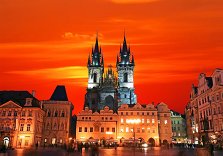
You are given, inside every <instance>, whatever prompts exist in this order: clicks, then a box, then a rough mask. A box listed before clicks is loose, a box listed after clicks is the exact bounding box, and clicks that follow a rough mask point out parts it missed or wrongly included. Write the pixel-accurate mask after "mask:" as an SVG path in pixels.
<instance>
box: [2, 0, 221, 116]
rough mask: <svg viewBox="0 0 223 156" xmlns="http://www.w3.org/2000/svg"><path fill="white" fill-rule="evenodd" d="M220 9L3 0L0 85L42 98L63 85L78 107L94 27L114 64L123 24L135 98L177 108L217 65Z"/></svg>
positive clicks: (111, 0) (201, 0)
mask: <svg viewBox="0 0 223 156" xmlns="http://www.w3.org/2000/svg"><path fill="white" fill-rule="evenodd" d="M222 10H223V1H222V0H211V1H210V0H196V1H194V0H180V1H179V0H129V1H128V0H81V1H76V0H63V1H61V0H38V1H37V0H35V1H21V0H2V1H1V2H0V19H1V21H0V58H1V61H0V73H1V77H0V90H29V91H30V92H31V91H32V90H36V96H37V98H38V99H40V100H43V99H49V98H50V95H51V94H52V92H53V90H54V88H55V87H56V85H57V84H63V85H65V86H66V89H67V93H68V97H69V100H71V101H72V102H73V104H74V113H75V114H76V113H77V112H79V111H80V110H81V109H82V108H83V103H84V95H85V93H86V87H87V76H88V73H87V72H88V71H87V59H88V55H89V53H90V52H91V49H92V46H93V45H94V43H95V37H96V34H97V33H98V37H99V45H101V47H102V52H103V55H104V59H105V60H104V61H105V66H106V67H107V66H108V65H110V64H112V65H113V67H114V68H115V63H116V56H117V54H118V52H119V48H120V44H121V43H122V42H123V35H124V31H125V33H126V38H127V43H128V44H129V45H130V48H131V51H132V52H133V54H134V57H135V63H136V66H135V77H134V81H135V92H136V94H137V98H138V102H139V103H142V104H144V103H152V102H155V103H158V102H161V101H163V102H165V103H166V104H168V105H169V107H170V108H171V109H175V110H176V111H179V112H181V113H183V111H184V108H185V105H186V104H187V102H188V100H189V93H190V89H191V84H192V83H195V82H197V78H198V75H199V74H200V73H201V72H204V73H207V74H211V72H212V71H214V69H215V68H223V62H222V58H223V52H222V51H223V37H222V36H223V20H222V19H223V11H222Z"/></svg>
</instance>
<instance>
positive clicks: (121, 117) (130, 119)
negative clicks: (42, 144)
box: [76, 103, 172, 146]
mask: <svg viewBox="0 0 223 156" xmlns="http://www.w3.org/2000/svg"><path fill="white" fill-rule="evenodd" d="M76 129H77V132H76V139H77V140H78V141H89V140H90V141H91V140H92V139H94V141H101V140H103V141H106V140H107V141H109V140H110V141H111V139H112V140H113V141H114V142H118V143H123V144H124V143H127V142H133V141H137V142H142V141H144V142H148V143H151V144H154V145H155V146H158V145H160V143H163V142H168V143H171V136H172V129H171V120H170V110H169V109H168V108H167V105H166V104H164V103H161V104H159V105H157V107H155V106H154V105H153V104H148V105H140V104H135V105H128V104H122V105H121V106H120V107H119V109H118V114H117V113H114V112H113V110H109V107H108V106H105V107H104V110H101V111H100V113H98V112H94V113H93V112H92V110H90V109H89V108H85V109H84V110H83V111H81V112H80V113H79V114H78V115H77V127H76Z"/></svg>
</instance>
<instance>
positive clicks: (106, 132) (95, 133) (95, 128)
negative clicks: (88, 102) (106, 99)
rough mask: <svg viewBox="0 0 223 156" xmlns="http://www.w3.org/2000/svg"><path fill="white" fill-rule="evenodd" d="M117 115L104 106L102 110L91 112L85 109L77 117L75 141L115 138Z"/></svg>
mask: <svg viewBox="0 0 223 156" xmlns="http://www.w3.org/2000/svg"><path fill="white" fill-rule="evenodd" d="M117 120H118V115H117V114H116V113H114V112H113V110H109V107H108V106H105V107H104V109H103V110H100V113H98V112H92V110H89V108H87V107H86V108H85V109H84V110H82V111H81V112H80V113H78V115H77V126H76V139H77V141H88V140H90V141H93V140H95V141H99V140H108V139H116V138H117Z"/></svg>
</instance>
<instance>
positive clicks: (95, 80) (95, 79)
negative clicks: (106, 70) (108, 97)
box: [93, 73, 97, 83]
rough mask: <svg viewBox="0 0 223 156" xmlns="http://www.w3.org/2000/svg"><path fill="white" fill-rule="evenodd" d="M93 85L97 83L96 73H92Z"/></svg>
mask: <svg viewBox="0 0 223 156" xmlns="http://www.w3.org/2000/svg"><path fill="white" fill-rule="evenodd" d="M93 78H94V83H96V82H97V73H94V77H93Z"/></svg>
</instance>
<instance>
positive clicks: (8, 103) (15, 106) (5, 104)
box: [0, 100, 22, 108]
mask: <svg viewBox="0 0 223 156" xmlns="http://www.w3.org/2000/svg"><path fill="white" fill-rule="evenodd" d="M0 108H22V107H21V106H20V105H18V104H17V103H15V102H13V101H11V100H10V101H8V102H6V103H4V104H2V105H1V106H0Z"/></svg>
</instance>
